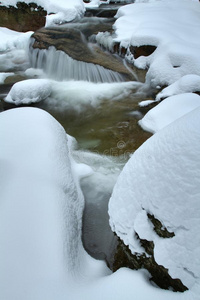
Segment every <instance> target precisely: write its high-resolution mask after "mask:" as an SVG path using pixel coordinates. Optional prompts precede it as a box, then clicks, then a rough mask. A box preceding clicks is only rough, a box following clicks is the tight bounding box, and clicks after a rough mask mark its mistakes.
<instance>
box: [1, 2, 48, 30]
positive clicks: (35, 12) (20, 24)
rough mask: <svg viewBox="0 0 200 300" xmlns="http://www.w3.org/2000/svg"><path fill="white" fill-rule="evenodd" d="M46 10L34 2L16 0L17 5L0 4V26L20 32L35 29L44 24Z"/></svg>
mask: <svg viewBox="0 0 200 300" xmlns="http://www.w3.org/2000/svg"><path fill="white" fill-rule="evenodd" d="M46 14H47V12H46V11H45V10H43V8H42V7H41V6H37V4H35V3H30V4H26V3H23V2H18V3H17V7H14V6H9V7H5V6H0V27H7V28H9V29H12V30H15V31H21V32H27V31H35V30H38V29H39V28H41V27H43V26H44V25H45V16H46Z"/></svg>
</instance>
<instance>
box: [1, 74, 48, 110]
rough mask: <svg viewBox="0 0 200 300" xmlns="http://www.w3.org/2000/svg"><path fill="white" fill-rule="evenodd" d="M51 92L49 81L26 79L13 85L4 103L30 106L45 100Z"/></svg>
mask: <svg viewBox="0 0 200 300" xmlns="http://www.w3.org/2000/svg"><path fill="white" fill-rule="evenodd" d="M51 92H52V89H51V82H50V81H49V80H46V79H28V80H23V81H20V82H17V83H15V84H14V85H13V87H12V88H11V90H10V92H9V93H8V95H7V96H6V98H5V101H6V102H8V103H14V104H15V105H20V104H31V103H35V102H40V101H42V100H45V99H46V98H47V97H49V96H50V94H51Z"/></svg>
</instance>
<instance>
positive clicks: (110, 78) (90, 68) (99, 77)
mask: <svg viewBox="0 0 200 300" xmlns="http://www.w3.org/2000/svg"><path fill="white" fill-rule="evenodd" d="M29 57H30V64H31V67H33V68H37V69H42V70H44V72H45V73H46V74H47V75H48V76H49V77H50V78H52V79H55V80H59V81H62V80H72V79H74V80H84V81H89V82H120V81H124V78H123V76H122V75H121V74H119V73H117V72H114V71H111V70H109V69H106V68H104V67H102V66H100V65H96V64H93V63H86V62H82V61H78V60H75V59H73V58H71V57H70V56H69V55H67V54H66V53H65V52H63V51H60V50H56V48H55V47H53V46H51V47H49V48H48V49H33V48H32V47H30V52H29Z"/></svg>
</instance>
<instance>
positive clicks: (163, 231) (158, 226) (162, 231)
mask: <svg viewBox="0 0 200 300" xmlns="http://www.w3.org/2000/svg"><path fill="white" fill-rule="evenodd" d="M147 216H148V218H149V220H150V221H151V222H152V224H153V225H154V230H155V232H156V233H157V235H159V236H160V237H162V238H172V237H173V236H175V234H174V232H169V231H168V230H167V228H165V227H163V225H162V223H161V222H160V221H159V220H158V219H156V218H155V217H154V216H153V215H151V214H147Z"/></svg>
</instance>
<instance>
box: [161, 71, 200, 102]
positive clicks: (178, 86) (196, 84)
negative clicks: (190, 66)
mask: <svg viewBox="0 0 200 300" xmlns="http://www.w3.org/2000/svg"><path fill="white" fill-rule="evenodd" d="M193 92H200V76H198V75H193V74H189V75H185V76H183V77H182V78H180V79H179V80H177V81H176V82H174V83H172V84H171V85H169V86H167V87H166V88H164V89H163V90H162V91H161V92H160V93H158V95H157V96H156V100H157V101H159V100H161V99H164V98H167V97H170V96H173V95H178V94H182V93H193Z"/></svg>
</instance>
